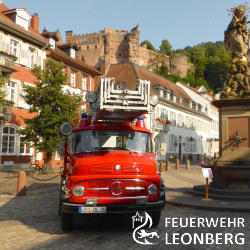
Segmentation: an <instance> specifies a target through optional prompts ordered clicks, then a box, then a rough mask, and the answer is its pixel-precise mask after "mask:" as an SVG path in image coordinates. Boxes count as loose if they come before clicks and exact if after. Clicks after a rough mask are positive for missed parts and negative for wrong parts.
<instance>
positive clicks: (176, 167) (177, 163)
mask: <svg viewBox="0 0 250 250" xmlns="http://www.w3.org/2000/svg"><path fill="white" fill-rule="evenodd" d="M175 170H179V159H176V160H175Z"/></svg>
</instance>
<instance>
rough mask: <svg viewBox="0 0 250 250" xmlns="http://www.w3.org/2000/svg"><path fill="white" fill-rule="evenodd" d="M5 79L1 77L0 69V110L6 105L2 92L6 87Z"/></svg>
mask: <svg viewBox="0 0 250 250" xmlns="http://www.w3.org/2000/svg"><path fill="white" fill-rule="evenodd" d="M6 83H7V81H6V78H5V77H4V76H3V73H2V68H1V67H0V108H3V107H4V106H5V105H6V102H7V101H6V100H5V97H6V92H5V91H4V88H5V86H6Z"/></svg>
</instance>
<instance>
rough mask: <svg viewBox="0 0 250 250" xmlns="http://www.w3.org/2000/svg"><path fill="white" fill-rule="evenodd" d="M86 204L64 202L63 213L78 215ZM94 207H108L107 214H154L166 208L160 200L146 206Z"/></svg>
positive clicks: (115, 205)
mask: <svg viewBox="0 0 250 250" xmlns="http://www.w3.org/2000/svg"><path fill="white" fill-rule="evenodd" d="M85 206H86V205H85V204H78V203H70V202H62V204H61V211H62V212H64V213H78V211H79V207H85ZM87 207H93V206H87ZM94 207H106V213H107V214H111V213H122V214H126V213H136V212H144V211H146V212H151V211H152V212H153V211H159V210H162V209H163V208H164V207H165V202H164V201H163V200H158V201H154V202H148V203H146V204H143V205H141V204H112V205H110V204H107V205H96V206H94Z"/></svg>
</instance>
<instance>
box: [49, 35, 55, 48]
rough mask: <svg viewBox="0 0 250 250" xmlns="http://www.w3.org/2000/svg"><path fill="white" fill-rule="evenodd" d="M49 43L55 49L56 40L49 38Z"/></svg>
mask: <svg viewBox="0 0 250 250" xmlns="http://www.w3.org/2000/svg"><path fill="white" fill-rule="evenodd" d="M49 43H50V45H51V48H52V49H56V41H55V40H54V39H53V38H49Z"/></svg>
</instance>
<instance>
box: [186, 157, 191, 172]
mask: <svg viewBox="0 0 250 250" xmlns="http://www.w3.org/2000/svg"><path fill="white" fill-rule="evenodd" d="M186 169H187V170H189V169H190V161H189V159H187V166H186Z"/></svg>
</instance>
